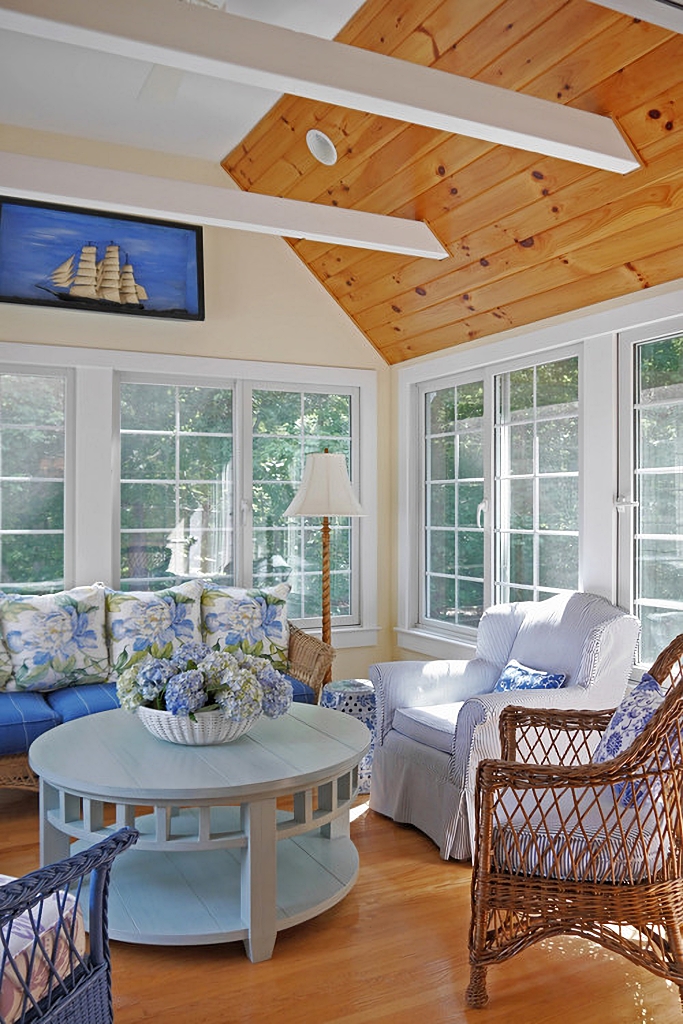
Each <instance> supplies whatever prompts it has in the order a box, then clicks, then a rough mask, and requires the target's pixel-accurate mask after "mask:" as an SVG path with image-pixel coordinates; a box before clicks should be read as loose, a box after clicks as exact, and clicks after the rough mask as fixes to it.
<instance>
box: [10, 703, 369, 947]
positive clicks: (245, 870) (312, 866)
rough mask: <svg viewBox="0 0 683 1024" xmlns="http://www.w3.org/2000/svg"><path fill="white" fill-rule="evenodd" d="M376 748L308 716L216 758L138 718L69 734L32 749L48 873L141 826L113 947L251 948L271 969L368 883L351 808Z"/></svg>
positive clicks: (214, 749)
mask: <svg viewBox="0 0 683 1024" xmlns="http://www.w3.org/2000/svg"><path fill="white" fill-rule="evenodd" d="M369 746H370V734H369V732H368V730H367V728H366V727H365V726H364V725H362V723H360V722H358V721H356V720H355V719H353V718H350V717H349V716H348V715H342V714H339V713H338V712H336V711H330V710H326V709H324V708H320V707H316V706H313V705H306V704H293V705H292V707H291V708H290V710H289V712H288V713H287V714H286V715H283V716H282V717H281V718H278V719H275V720H270V719H266V718H263V719H261V720H260V721H259V722H258V723H257V725H256V726H255V727H254V728H253V729H252V731H251V732H250V733H248V734H247V735H246V736H242V737H241V738H240V739H239V740H236V741H235V742H233V743H226V744H219V745H217V746H198V747H190V746H179V745H176V744H174V743H168V742H165V741H164V740H159V739H156V738H155V737H154V736H152V735H150V734H149V733H148V732H147V730H146V729H145V728H144V726H143V725H142V724H141V723H140V722H139V721H138V720H137V718H136V717H135V716H134V715H131V714H130V713H129V712H127V711H104V712H101V713H99V714H96V715H88V716H86V717H83V718H78V719H75V720H74V721H71V722H66V723H64V724H63V725H59V726H57V727H56V728H55V729H52V730H50V731H49V732H47V733H44V734H43V735H42V736H39V737H38V739H36V740H35V741H34V742H33V744H32V745H31V748H30V751H29V763H30V765H31V767H32V768H33V770H34V772H36V774H37V775H39V776H40V794H41V796H40V841H41V863H42V864H47V863H51V862H52V861H55V860H59V859H61V858H62V857H64V856H66V855H67V854H68V853H69V850H70V847H71V841H72V840H77V844H80V845H81V846H89V845H90V844H91V843H94V842H96V841H97V840H98V839H101V838H102V837H103V836H105V835H108V834H109V833H110V832H111V831H114V830H115V829H116V828H119V827H121V826H122V825H134V826H135V827H136V828H138V829H139V830H140V833H141V835H140V839H139V841H138V843H137V845H136V846H135V848H134V849H131V850H128V851H127V852H126V855H125V857H119V858H118V860H117V862H116V863H115V865H114V870H113V872H112V882H111V889H110V896H109V934H110V936H111V937H112V938H114V939H119V940H122V941H125V942H140V943H154V944H161V945H164V944H165V945H189V944H200V943H211V942H229V941H233V940H236V939H242V940H243V942H244V945H245V948H246V951H247V955H248V956H249V958H250V959H251V960H252V961H255V962H256V961H260V960H267V959H269V958H270V957H271V956H272V953H273V947H274V945H275V938H276V935H277V932H278V931H280V930H282V929H284V928H289V927H291V926H293V925H296V924H300V923H301V922H302V921H306V920H308V919H309V918H311V917H314V916H315V915H317V914H320V913H322V912H323V911H324V910H327V909H328V908H329V907H332V906H334V904H335V903H337V902H338V901H339V900H341V899H342V898H343V897H344V896H345V895H346V893H347V892H349V890H350V889H351V887H352V886H353V884H354V882H355V881H356V877H357V875H358V852H357V850H356V848H355V846H354V845H353V843H352V842H351V839H350V835H349V808H350V806H351V804H352V802H353V799H354V797H355V795H356V792H357V789H358V764H359V762H360V760H361V759H362V757H363V756H364V755H365V753H366V752H367V750H368V748H369ZM283 798H284V799H283ZM278 804H279V805H280V806H278Z"/></svg>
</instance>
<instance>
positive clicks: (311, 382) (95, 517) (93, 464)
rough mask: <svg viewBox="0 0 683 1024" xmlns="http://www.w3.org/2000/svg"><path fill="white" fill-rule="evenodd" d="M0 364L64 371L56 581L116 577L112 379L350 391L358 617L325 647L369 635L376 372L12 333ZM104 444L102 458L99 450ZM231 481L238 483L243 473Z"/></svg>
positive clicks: (370, 641) (363, 641) (239, 442)
mask: <svg viewBox="0 0 683 1024" xmlns="http://www.w3.org/2000/svg"><path fill="white" fill-rule="evenodd" d="M0 368H3V369H6V371H7V372H12V373H15V372H20V371H21V370H22V369H23V370H25V371H26V372H29V373H33V374H36V373H38V374H42V373H45V374H49V373H51V372H52V373H59V372H63V371H66V373H67V424H66V450H67V456H66V463H65V476H66V485H65V486H66V499H65V504H66V508H65V566H64V574H65V586H66V587H70V586H74V585H78V584H87V583H92V582H93V581H95V580H102V581H103V582H106V583H108V584H109V585H111V586H117V585H118V582H119V548H120V539H119V527H120V508H119V476H120V460H121V453H120V447H119V433H118V425H119V417H120V402H119V394H120V392H119V381H120V380H121V379H125V380H139V381H141V380H147V381H153V382H154V383H165V382H169V383H174V384H178V383H179V382H182V383H183V384H186V385H190V386H192V385H194V384H198V385H201V384H209V385H210V386H212V387H216V386H217V385H219V386H220V385H223V384H230V385H231V386H234V387H235V391H236V398H237V395H238V394H240V395H241V394H242V393H243V389H244V388H245V387H249V386H254V387H263V388H270V387H273V388H274V389H275V388H277V387H282V386H283V385H284V386H286V385H287V384H289V385H290V386H291V388H292V389H293V390H301V389H304V390H320V391H328V390H332V391H336V390H343V391H344V392H346V391H348V390H349V389H351V390H354V391H355V392H357V396H358V397H357V407H356V408H357V418H358V419H357V423H356V424H355V428H354V438H357V440H358V445H357V446H355V445H352V452H353V458H354V466H353V467H352V474H353V479H354V483H356V485H357V490H358V497H359V500H360V502H361V504H362V506H363V511H364V513H365V515H364V516H363V518H362V519H359V520H357V526H356V529H357V532H358V537H359V543H358V544H357V545H355V547H357V549H358V550H357V553H356V557H357V564H358V566H359V571H358V572H357V573H356V584H357V587H358V602H357V608H358V621H357V622H355V623H354V624H352V625H342V626H336V625H335V630H334V632H335V646H336V647H340V648H344V647H359V646H374V645H375V644H376V643H377V636H378V625H377V373H376V371H374V370H359V369H353V368H349V369H347V368H344V367H335V368H334V370H331V369H330V368H328V367H318V366H305V365H298V364H285V363H266V362H256V361H249V360H231V359H218V358H212V357H193V356H177V355H165V354H155V353H141V352H122V351H114V350H107V349H95V348H93V349H90V348H73V347H67V346H52V345H40V346H38V345H26V344H22V343H13V342H0ZM235 419H236V420H237V417H235ZM233 427H234V430H235V446H236V447H235V454H236V456H237V455H238V452H239V454H240V455H241V454H242V453H243V442H244V438H243V436H240V434H241V431H242V429H243V425H240V424H238V423H237V422H234V423H233ZM356 447H357V448H358V449H359V450H355V449H356ZM107 452H108V453H109V458H106V457H103V453H107ZM249 479H250V477H249ZM240 485H241V486H244V479H242V481H240ZM241 497H242V495H240V496H239V497H238V505H237V512H238V515H239V507H240V506H239V501H240V499H241ZM237 522H238V524H239V518H238V521H237ZM76 538H77V542H76ZM242 568H243V567H242Z"/></svg>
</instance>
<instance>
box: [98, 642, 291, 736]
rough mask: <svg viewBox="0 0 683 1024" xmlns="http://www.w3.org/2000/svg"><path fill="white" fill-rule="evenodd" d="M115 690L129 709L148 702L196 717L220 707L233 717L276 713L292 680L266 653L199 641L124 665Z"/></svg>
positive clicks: (287, 699)
mask: <svg viewBox="0 0 683 1024" xmlns="http://www.w3.org/2000/svg"><path fill="white" fill-rule="evenodd" d="M116 692H117V695H118V698H119V703H120V704H121V707H122V708H125V709H126V710H127V711H136V710H137V709H138V708H139V707H147V708H154V709H156V710H157V711H170V712H171V713H172V714H174V715H180V716H189V717H190V718H192V719H194V718H195V714H196V713H197V712H201V711H217V710H220V711H221V712H222V713H223V715H224V716H225V717H226V718H228V719H230V720H231V721H233V722H245V721H253V720H254V719H256V718H258V717H259V716H260V715H261V714H264V715H266V716H267V717H268V718H278V717H279V716H280V715H283V714H284V713H285V712H286V711H287V709H288V708H289V705H290V704H291V702H292V686H291V683H290V682H289V681H288V680H287V679H285V677H284V676H283V675H282V673H281V672H278V671H277V669H275V668H274V667H273V665H272V663H271V662H270V661H269V660H268V659H267V658H258V657H255V656H254V655H250V654H244V652H243V651H241V650H239V649H236V650H229V649H226V650H223V651H218V650H214V649H212V648H210V647H207V645H206V644H200V643H186V644H183V645H182V646H181V647H179V648H178V650H177V651H176V652H175V653H174V654H173V655H172V656H171V657H170V658H153V657H151V655H150V656H148V657H146V658H145V659H144V660H143V661H141V662H138V663H137V664H136V665H132V666H131V667H130V668H127V669H125V670H124V671H123V672H122V673H121V675H120V676H119V678H118V682H117V684H116Z"/></svg>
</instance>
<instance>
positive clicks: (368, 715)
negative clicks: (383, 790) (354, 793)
mask: <svg viewBox="0 0 683 1024" xmlns="http://www.w3.org/2000/svg"><path fill="white" fill-rule="evenodd" d="M320 706H321V707H323V708H333V709H334V710H335V711H343V712H344V714H346V715H352V716H353V717H354V718H357V719H358V720H359V721H360V722H363V724H364V725H367V727H368V729H369V730H370V735H371V737H372V739H371V741H370V749H369V750H368V752H367V754H366V755H365V757H364V758H363V760H362V761H361V763H360V764H359V765H358V792H359V793H369V792H370V779H371V777H372V755H373V754H374V751H375V688H374V686H373V685H372V683H371V682H370V680H369V679H336V680H335V681H334V682H332V683H327V684H326V685H325V686H323V689H322V693H321V695H320Z"/></svg>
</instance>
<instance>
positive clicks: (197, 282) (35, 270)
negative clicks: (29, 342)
mask: <svg viewBox="0 0 683 1024" xmlns="http://www.w3.org/2000/svg"><path fill="white" fill-rule="evenodd" d="M0 302H15V303H22V304H24V305H31V306H52V307H54V308H55V309H57V308H60V309H72V310H87V311H90V312H97V313H112V314H115V315H122V314H123V315H126V316H140V317H162V318H167V319H172V320H203V319H204V257H203V235H202V229H201V227H199V226H196V225H190V224H179V223H173V222H171V221H164V220H150V219H146V218H143V217H134V216H128V215H127V214H114V213H107V212H102V211H100V210H88V209H84V208H81V207H75V206H63V205H60V204H57V203H43V202H34V201H32V200H24V199H14V198H12V197H10V196H0Z"/></svg>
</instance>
